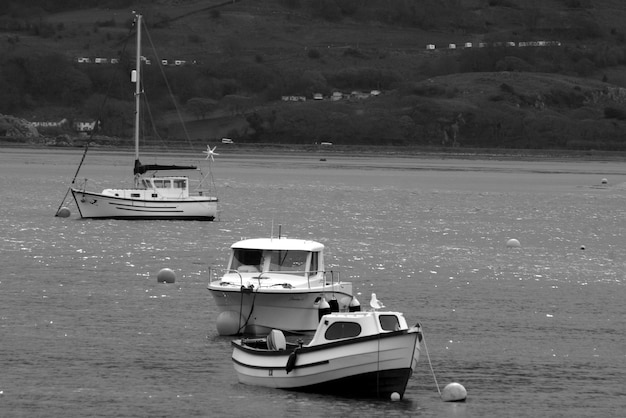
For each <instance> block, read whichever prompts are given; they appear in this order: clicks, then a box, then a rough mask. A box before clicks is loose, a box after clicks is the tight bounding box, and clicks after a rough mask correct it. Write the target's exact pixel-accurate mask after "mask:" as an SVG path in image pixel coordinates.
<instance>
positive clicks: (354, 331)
mask: <svg viewBox="0 0 626 418" xmlns="http://www.w3.org/2000/svg"><path fill="white" fill-rule="evenodd" d="M359 334H361V325H359V324H357V323H355V322H335V323H334V324H332V325H331V326H330V327H328V329H327V330H326V333H325V334H324V337H326V339H327V340H340V339H342V338H351V337H357V336H359Z"/></svg>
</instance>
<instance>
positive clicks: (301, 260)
mask: <svg viewBox="0 0 626 418" xmlns="http://www.w3.org/2000/svg"><path fill="white" fill-rule="evenodd" d="M308 255H309V252H308V251H296V250H272V251H264V252H263V258H264V259H265V260H269V271H274V272H277V271H282V272H285V273H303V274H304V272H305V271H306V262H307V257H308Z"/></svg>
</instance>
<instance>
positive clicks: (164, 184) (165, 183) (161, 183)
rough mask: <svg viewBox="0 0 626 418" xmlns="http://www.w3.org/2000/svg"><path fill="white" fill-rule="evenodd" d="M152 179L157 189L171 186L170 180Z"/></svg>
mask: <svg viewBox="0 0 626 418" xmlns="http://www.w3.org/2000/svg"><path fill="white" fill-rule="evenodd" d="M152 181H153V183H154V187H156V188H157V189H169V188H170V181H169V180H163V179H154V180H152Z"/></svg>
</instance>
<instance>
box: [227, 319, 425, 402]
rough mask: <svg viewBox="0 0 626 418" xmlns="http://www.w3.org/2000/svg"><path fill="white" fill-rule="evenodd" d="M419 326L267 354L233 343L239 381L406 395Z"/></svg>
mask: <svg viewBox="0 0 626 418" xmlns="http://www.w3.org/2000/svg"><path fill="white" fill-rule="evenodd" d="M420 337H421V333H420V332H419V329H418V328H411V329H409V330H402V331H395V332H391V333H386V334H379V335H374V336H368V337H361V338H356V339H350V340H342V341H337V342H331V343H327V344H322V345H317V346H313V347H307V346H304V347H301V348H297V349H296V353H297V354H296V355H295V357H296V359H295V363H293V369H292V370H291V371H289V372H287V363H288V361H289V356H290V354H291V352H292V351H293V349H291V350H289V349H288V350H281V351H268V350H258V349H254V348H250V347H246V346H242V344H241V340H236V341H233V347H234V350H233V356H232V359H233V363H234V367H235V370H236V372H237V376H238V379H239V381H240V382H241V383H244V384H249V385H257V386H265V387H271V388H279V389H293V390H302V391H313V392H322V393H334V394H343V395H351V396H363V397H382V398H388V397H389V396H390V395H391V394H392V393H394V392H397V393H398V394H399V395H400V396H403V395H404V391H405V389H406V385H407V382H408V379H409V378H410V377H411V375H412V374H413V371H414V370H415V367H416V366H417V362H418V360H419V355H420V340H421V338H420Z"/></svg>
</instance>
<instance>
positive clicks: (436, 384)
mask: <svg viewBox="0 0 626 418" xmlns="http://www.w3.org/2000/svg"><path fill="white" fill-rule="evenodd" d="M422 341H423V342H424V349H425V350H426V358H427V359H428V365H429V366H430V372H431V373H432V375H433V380H434V381H435V386H437V392H439V397H441V390H440V389H439V383H437V377H436V376H435V370H433V364H432V363H431V362H430V354H428V346H427V345H426V336H425V335H424V329H423V328H422Z"/></svg>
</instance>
